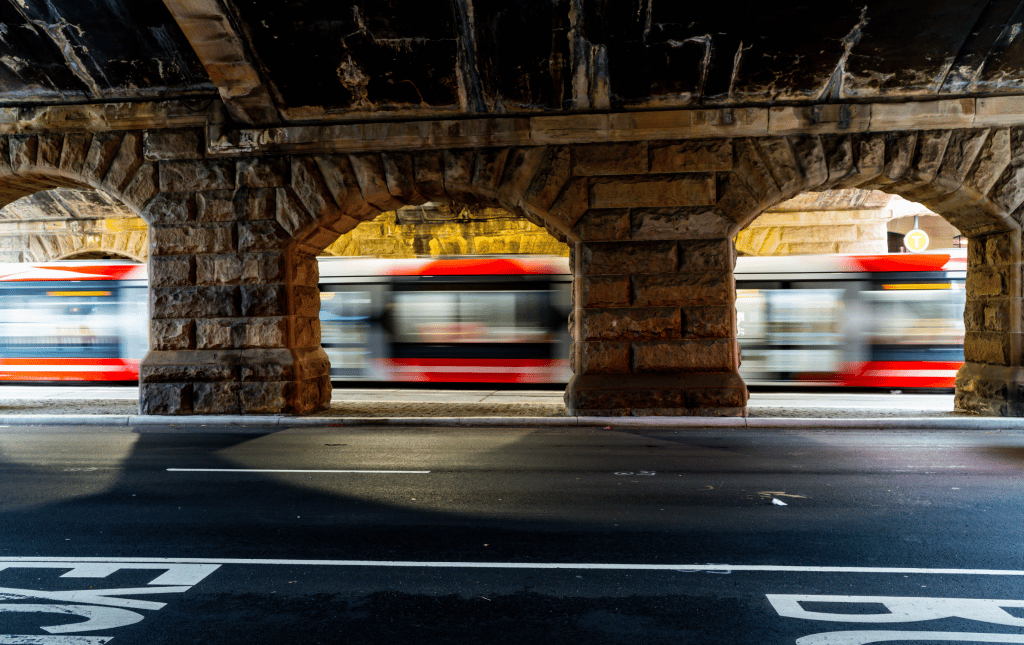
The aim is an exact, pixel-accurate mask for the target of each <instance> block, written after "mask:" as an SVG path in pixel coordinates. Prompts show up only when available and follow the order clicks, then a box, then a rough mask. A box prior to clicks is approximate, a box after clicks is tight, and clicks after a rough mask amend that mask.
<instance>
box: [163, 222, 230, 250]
mask: <svg viewBox="0 0 1024 645" xmlns="http://www.w3.org/2000/svg"><path fill="white" fill-rule="evenodd" d="M233 228H234V227H232V226H216V227H210V228H192V227H171V226H152V227H150V229H149V236H150V249H151V250H152V253H153V255H192V254H197V253H228V252H230V251H232V250H233V249H232V247H233V246H234V245H233V243H232V242H233V240H232V237H233V235H232V233H233V232H234V231H233Z"/></svg>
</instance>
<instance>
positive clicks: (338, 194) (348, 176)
mask: <svg viewBox="0 0 1024 645" xmlns="http://www.w3.org/2000/svg"><path fill="white" fill-rule="evenodd" d="M314 160H315V161H316V165H317V167H318V168H319V169H320V173H321V175H322V177H323V181H324V182H325V184H326V186H327V189H328V190H329V191H330V194H331V195H332V196H333V197H334V201H335V203H336V204H337V205H338V209H340V213H341V214H345V215H348V216H349V217H352V218H354V219H357V220H367V219H373V218H374V217H376V216H377V215H379V214H380V209H378V208H376V207H374V206H373V205H371V204H368V203H367V202H366V201H365V200H364V199H363V194H362V191H361V190H360V188H359V181H358V180H357V179H356V175H355V171H354V170H353V169H352V163H351V162H350V161H349V157H348V155H324V156H319V157H315V158H314ZM307 174H309V175H310V176H313V175H312V173H307ZM293 181H294V170H293ZM307 192H309V191H307ZM311 194H312V193H311ZM307 207H308V204H307ZM309 210H310V212H313V213H317V212H319V211H318V210H316V209H312V208H311V209H309Z"/></svg>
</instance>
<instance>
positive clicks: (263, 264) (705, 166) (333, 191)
mask: <svg viewBox="0 0 1024 645" xmlns="http://www.w3.org/2000/svg"><path fill="white" fill-rule="evenodd" d="M915 109H916V108H915ZM731 114H732V113H731V112H730V115H731ZM606 116H607V115H605V116H604V117H601V118H605V117H606ZM630 118H632V119H634V124H635V123H637V122H639V121H637V120H638V119H639V118H640V117H639V116H631V117H630ZM650 118H651V119H654V117H650ZM675 118H678V115H668V116H665V115H664V114H659V115H657V119H656V120H653V121H649V123H650V124H654V125H655V126H657V127H654V126H651V127H652V128H653V129H651V130H649V131H650V132H651V133H655V132H656V133H658V136H651V138H650V139H646V140H631V141H624V142H619V143H600V144H594V143H585V142H579V141H576V142H572V143H540V142H537V141H529V142H526V143H520V144H516V145H497V144H495V143H494V142H493V140H491V139H483V140H481V141H478V142H477V143H476V144H475V145H473V146H471V147H465V148H460V147H452V148H443V147H438V146H437V143H436V141H437V139H436V138H435V139H429V140H428V139H421V140H417V141H412V140H409V141H408V142H407V143H405V144H400V143H394V142H391V143H390V145H385V144H381V145H382V146H383V148H384V149H383V150H377V151H363V152H358V153H357V152H349V151H345V150H338V149H328V148H330V146H335V148H337V147H339V146H342V145H343V143H344V142H343V141H335V142H331V141H329V140H328V141H327V143H328V144H330V146H327V145H326V144H325V143H324V142H320V143H318V144H317V145H319V146H320V148H319V149H317V151H315V152H308V151H306V150H305V149H303V148H300V149H297V150H294V151H290V152H288V151H282V150H280V149H277V148H274V146H272V145H265V144H263V143H261V142H260V141H262V140H259V139H252V140H246V141H249V142H248V143H245V142H241V143H239V141H234V142H230V141H229V142H228V143H229V144H230V145H220V144H217V145H215V144H214V142H213V141H212V140H210V137H211V136H212V135H213V134H215V132H214V131H213V130H206V129H204V128H200V127H180V128H166V129H151V130H132V129H127V130H110V131H104V132H95V133H85V132H76V131H69V132H63V133H56V132H52V131H51V132H45V133H43V134H18V135H10V136H0V202H3V203H6V202H9V201H13V200H14V199H16V198H17V197H20V196H23V195H26V194H30V193H33V192H36V191H38V190H42V189H48V188H53V187H73V188H87V187H91V188H96V189H99V190H103V191H105V192H107V193H108V194H110V195H113V196H115V197H116V198H117V199H119V200H120V201H122V202H123V203H124V204H125V205H126V206H128V208H129V209H131V210H132V211H133V213H135V214H136V215H138V216H141V217H142V218H144V219H145V220H146V221H147V222H148V224H149V232H150V238H149V245H150V263H149V267H150V273H151V293H150V314H151V321H150V336H151V344H152V350H151V351H150V353H149V354H148V355H147V356H146V358H145V359H144V361H143V363H142V366H141V377H140V378H141V408H142V411H143V412H145V413H149V414H197V413H237V412H242V413H267V412H285V413H306V412H311V411H315V410H319V409H322V408H324V407H325V406H326V405H327V403H328V401H329V399H330V381H329V378H328V362H327V358H326V355H325V354H324V352H323V350H322V349H321V347H320V328H319V319H318V311H319V293H318V291H317V288H316V285H317V267H316V261H315V255H316V254H317V253H319V252H321V251H322V250H323V249H325V248H326V247H328V246H329V245H330V244H331V243H333V242H334V241H335V240H336V239H337V238H338V237H339V236H340V235H342V234H345V233H347V232H349V231H351V230H353V229H354V228H356V227H357V226H358V225H360V224H361V223H363V222H368V221H371V220H373V219H375V218H376V217H378V216H379V215H380V214H381V213H382V212H385V211H392V210H395V209H397V208H400V207H402V206H406V205H416V204H422V203H425V202H428V201H434V202H451V203H457V204H470V205H474V206H477V207H482V208H503V209H505V210H507V211H509V212H511V213H514V214H516V215H521V216H523V217H526V218H527V219H529V220H530V221H531V222H533V223H535V224H537V225H538V226H543V227H544V228H545V229H546V230H547V231H548V232H549V233H550V234H551V235H553V236H555V237H556V238H558V239H561V240H564V241H566V242H567V243H568V244H570V246H571V266H572V269H573V273H574V276H575V283H574V287H573V303H574V309H573V314H572V318H571V320H570V321H569V326H570V330H571V332H572V335H573V339H574V345H573V355H572V363H573V368H574V371H575V376H574V377H573V379H572V381H571V382H570V384H569V386H568V388H567V390H566V403H567V406H568V408H569V410H570V411H571V412H574V413H580V414H599V415H630V414H645V415H646V414H671V415H681V414H699V415H742V414H745V410H746V400H747V392H746V388H745V386H744V384H743V381H742V379H741V378H740V377H739V375H738V373H737V369H738V367H739V362H740V353H739V346H738V344H737V342H736V315H735V284H734V279H733V275H732V270H733V266H734V260H735V250H734V247H733V242H732V239H733V237H734V236H735V235H736V233H737V232H738V231H740V230H741V229H743V228H744V227H746V226H747V225H748V224H750V223H751V222H752V221H754V220H755V219H756V218H757V217H758V216H759V215H761V214H762V213H763V212H764V211H765V210H767V209H769V208H771V207H773V206H775V205H777V204H779V203H782V202H784V201H785V200H787V199H791V198H792V197H794V196H796V195H797V194H799V193H802V192H805V191H821V190H830V189H843V188H861V189H875V190H882V191H885V192H887V193H892V194H899V195H903V196H904V197H906V198H908V199H911V200H915V201H919V202H921V203H923V204H925V205H926V206H928V207H929V208H930V209H932V210H933V211H935V212H938V213H940V214H942V215H943V216H944V217H946V218H947V220H949V221H950V222H951V223H952V224H953V225H955V226H956V227H957V228H958V229H959V230H960V231H962V232H963V233H964V235H966V236H967V237H969V238H970V240H971V245H972V246H971V251H970V258H971V260H970V266H969V275H968V281H967V312H966V315H965V319H966V321H967V337H966V340H965V355H966V357H967V363H966V364H965V366H964V368H963V369H962V370H961V371H960V373H959V376H958V381H957V404H958V406H959V407H961V408H962V409H965V410H972V411H977V412H982V413H988V414H1024V394H1022V392H1024V389H1022V388H1020V387H1019V386H1018V384H1019V383H1021V382H1024V381H1022V378H1021V377H1022V376H1024V375H1022V374H1021V373H1020V371H1021V369H1022V366H1024V357H1022V344H1021V330H1020V326H1021V297H1022V293H1021V283H1022V280H1021V250H1020V246H1021V234H1020V211H1021V208H1020V207H1021V204H1022V203H1024V130H1018V129H1015V128H1006V127H991V128H965V129H944V130H922V131H917V130H894V131H892V132H857V133H835V132H828V133H824V134H790V135H785V136H740V135H738V132H739V131H736V133H737V136H731V137H723V136H718V137H712V138H705V139H699V138H682V137H683V135H682V134H678V133H680V132H682V133H684V134H685V136H687V137H693V130H692V128H691V129H688V130H685V131H681V130H677V129H673V127H668V126H665V127H662V126H664V124H665V123H669V122H670V121H671V119H675ZM729 118H732V119H734V118H735V117H734V116H730V117H729ZM658 119H660V120H658ZM722 119H725V117H724V116H722ZM602 122H603V123H609V122H610V121H608V120H605V121H601V120H594V121H593V123H597V124H600V123H602ZM554 123H556V121H552V122H551V124H554ZM572 123H576V121H573V122H572ZM587 123H590V121H587ZM389 127H390V126H389ZM417 127H419V126H417ZM456 127H463V126H462V125H453V126H452V128H453V129H454V128H456ZM547 127H548V129H547V130H546V131H545V132H546V133H547V134H546V135H545V136H548V137H552V136H554V135H552V134H551V133H552V132H554V130H552V129H551V126H547ZM659 128H660V129H659ZM807 129H808V130H810V131H813V129H812V128H809V127H808V128H807ZM451 131H452V130H446V131H445V132H446V133H447V134H445V136H451ZM637 131H638V130H632V131H630V133H631V135H630V136H634V137H635V136H636V132H637ZM619 132H622V130H620V131H619ZM677 135H678V136H679V137H680V138H675V139H673V138H672V137H673V136H677ZM488 136H489V137H493V136H495V135H493V133H491V134H489V135H488ZM516 136H519V135H516ZM559 136H561V135H559ZM573 136H576V135H573ZM587 136H588V137H590V138H589V140H591V141H592V140H595V139H601V138H602V136H604V135H602V131H601V130H600V128H598V127H596V126H595V128H594V129H593V130H592V131H588V133H587ZM604 138H607V136H604ZM218 141H220V140H218ZM423 141H430V142H432V143H431V145H430V146H424V145H420V144H421V143H422V142H423ZM243 143H244V145H242V144H243ZM399 145H405V146H406V149H405V150H402V149H399V147H398V146H399Z"/></svg>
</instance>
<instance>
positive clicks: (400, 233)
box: [319, 202, 571, 416]
mask: <svg viewBox="0 0 1024 645" xmlns="http://www.w3.org/2000/svg"><path fill="white" fill-rule="evenodd" d="M568 255H569V246H568V245H567V244H566V243H565V242H564V241H560V240H558V239H557V238H556V237H554V236H553V235H552V234H551V232H549V231H548V230H546V229H545V228H543V227H542V226H538V225H537V224H535V223H534V222H531V221H529V220H528V219H526V218H525V217H523V216H522V215H521V214H517V213H513V212H510V211H508V210H505V209H502V208H497V207H484V206H480V205H475V206H466V205H463V204H454V203H450V202H427V203H424V204H418V205H409V206H403V207H399V208H397V209H395V210H393V211H386V212H383V213H381V214H380V215H379V216H377V217H376V218H375V219H373V220H370V221H367V222H364V223H361V224H360V225H358V226H357V227H355V228H354V229H352V230H351V231H349V232H347V233H345V234H343V235H341V236H340V237H339V238H338V239H337V240H335V241H334V242H333V243H331V244H329V245H328V246H327V247H326V248H325V249H324V251H323V252H322V253H321V254H320V256H321V257H320V258H319V269H320V271H319V273H320V289H321V293H320V300H321V313H320V324H321V344H322V346H323V348H324V351H325V352H326V354H327V356H328V357H329V359H330V361H331V378H332V381H334V382H335V384H337V385H343V386H345V385H347V386H350V387H351V386H352V385H353V384H358V383H359V382H364V383H365V382H381V381H388V382H395V383H400V384H405V385H414V384H415V385H420V386H423V385H427V386H431V385H433V386H445V387H447V386H450V385H455V384H460V385H461V386H462V387H476V386H479V387H493V386H495V385H498V384H502V385H505V386H508V385H515V386H522V387H534V388H536V387H540V388H558V389H560V388H562V387H564V385H565V383H567V382H568V380H569V378H570V376H571V370H570V367H569V355H570V349H571V340H570V338H569V335H568V329H567V326H566V323H565V321H566V319H567V318H568V315H569V312H570V308H571V276H570V274H569V267H568ZM420 407H421V408H422V406H420ZM469 407H472V406H469ZM506 408H507V409H506ZM445 409H448V408H445ZM346 410H349V408H346ZM440 411H441V408H440V407H438V413H440ZM421 412H422V410H421ZM465 412H466V413H471V411H470V410H469V409H468V408H467V410H466V411H465ZM499 412H500V413H501V414H503V415H508V414H512V415H516V414H525V415H531V416H537V415H541V416H546V415H553V414H561V413H563V408H562V406H561V405H560V404H554V403H552V404H543V405H540V404H538V405H533V404H531V405H525V404H524V405H522V406H519V407H515V406H512V407H508V406H506V407H505V408H502V409H501V410H492V411H491V413H493V414H498V413H499Z"/></svg>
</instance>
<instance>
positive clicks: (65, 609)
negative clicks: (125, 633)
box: [0, 604, 145, 634]
mask: <svg viewBox="0 0 1024 645" xmlns="http://www.w3.org/2000/svg"><path fill="white" fill-rule="evenodd" d="M8 611H11V612H14V611H16V612H21V613H35V612H39V613H45V614H71V615H72V616H81V617H82V618H86V619H88V620H86V621H85V622H84V623H71V624H70V625H53V626H51V627H43V630H44V631H47V632H50V633H51V634H67V633H69V632H72V633H73V632H91V631H93V630H97V629H116V628H117V627H124V626H125V625H134V624H135V623H137V622H140V621H142V619H144V618H145V616H143V615H142V614H139V613H136V612H134V611H128V610H127V609H114V608H111V607H90V606H88V605H6V604H5V605H0V613H2V612H8Z"/></svg>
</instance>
